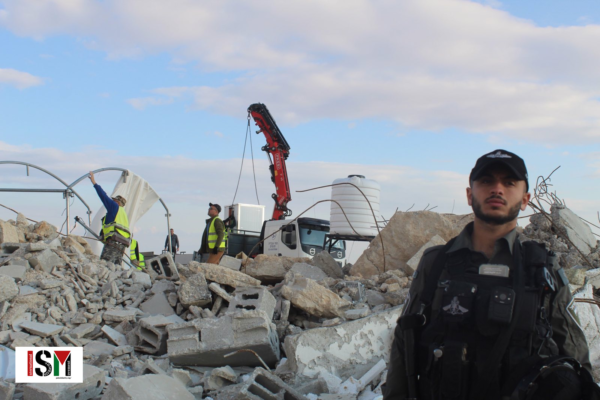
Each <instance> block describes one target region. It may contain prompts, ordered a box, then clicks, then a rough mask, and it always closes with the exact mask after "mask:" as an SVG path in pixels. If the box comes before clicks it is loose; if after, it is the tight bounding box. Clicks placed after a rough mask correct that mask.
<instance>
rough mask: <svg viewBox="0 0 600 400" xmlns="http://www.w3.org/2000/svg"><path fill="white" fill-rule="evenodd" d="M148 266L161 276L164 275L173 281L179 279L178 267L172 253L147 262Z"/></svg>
mask: <svg viewBox="0 0 600 400" xmlns="http://www.w3.org/2000/svg"><path fill="white" fill-rule="evenodd" d="M146 265H149V266H150V268H152V270H153V271H154V272H156V273H157V274H159V275H164V276H166V277H167V278H171V279H173V280H178V279H179V272H178V271H177V265H175V261H173V257H172V256H171V253H165V254H161V255H159V256H156V257H154V258H151V259H150V260H147V261H146Z"/></svg>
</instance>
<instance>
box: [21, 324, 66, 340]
mask: <svg viewBox="0 0 600 400" xmlns="http://www.w3.org/2000/svg"><path fill="white" fill-rule="evenodd" d="M20 327H21V329H25V330H26V331H27V332H29V333H32V334H34V335H38V336H40V337H48V336H54V335H58V334H59V333H60V332H62V330H63V329H64V328H65V327H64V326H62V325H54V324H41V323H39V322H31V321H25V322H22V323H21V324H20Z"/></svg>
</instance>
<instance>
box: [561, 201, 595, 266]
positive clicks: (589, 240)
mask: <svg viewBox="0 0 600 400" xmlns="http://www.w3.org/2000/svg"><path fill="white" fill-rule="evenodd" d="M550 212H551V215H552V222H554V224H555V225H557V226H558V227H559V228H561V229H563V230H564V232H565V233H566V235H567V237H568V238H569V240H571V242H573V244H574V245H575V246H577V248H578V249H579V250H580V251H581V252H582V253H583V254H584V255H588V254H590V252H591V251H592V249H594V248H596V237H595V236H594V234H593V233H592V229H591V228H590V227H589V225H587V224H586V223H584V222H583V221H582V220H581V218H579V217H578V216H577V214H575V213H574V212H573V211H571V210H569V209H568V208H566V207H564V206H560V205H558V204H553V205H552V207H551V208H550Z"/></svg>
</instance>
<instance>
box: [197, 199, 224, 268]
mask: <svg viewBox="0 0 600 400" xmlns="http://www.w3.org/2000/svg"><path fill="white" fill-rule="evenodd" d="M220 212H221V206H220V205H218V204H213V203H209V208H208V216H209V217H210V218H209V219H207V220H206V228H205V229H204V232H203V233H202V244H201V245H200V250H199V251H198V252H199V253H200V254H202V255H203V256H204V255H205V254H207V253H208V260H207V261H206V262H207V263H210V264H218V263H219V261H221V257H223V254H224V253H225V242H226V240H227V232H226V231H225V225H224V224H223V221H222V220H221V218H219V213H220ZM203 258H204V257H203Z"/></svg>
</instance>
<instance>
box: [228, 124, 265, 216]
mask: <svg viewBox="0 0 600 400" xmlns="http://www.w3.org/2000/svg"><path fill="white" fill-rule="evenodd" d="M248 136H250V153H251V154H252V173H253V174H254V190H255V191H256V201H257V202H258V204H259V205H260V201H259V200H258V187H257V186H256V172H255V170H254V151H253V150H252V135H251V133H250V113H248V125H247V127H246V138H245V139H244V151H243V152H242V163H241V165H240V174H239V176H238V181H237V186H236V187H235V194H234V195H233V200H232V201H231V204H232V205H233V204H235V198H236V197H237V192H238V189H239V187H240V180H241V178H242V170H243V169H244V158H245V157H246V144H247V142H248Z"/></svg>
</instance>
